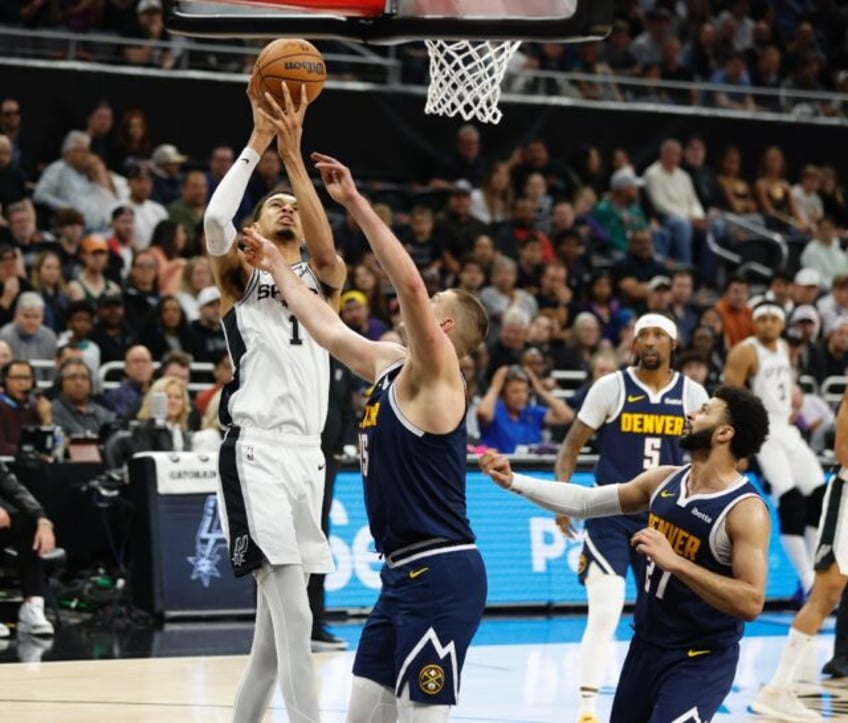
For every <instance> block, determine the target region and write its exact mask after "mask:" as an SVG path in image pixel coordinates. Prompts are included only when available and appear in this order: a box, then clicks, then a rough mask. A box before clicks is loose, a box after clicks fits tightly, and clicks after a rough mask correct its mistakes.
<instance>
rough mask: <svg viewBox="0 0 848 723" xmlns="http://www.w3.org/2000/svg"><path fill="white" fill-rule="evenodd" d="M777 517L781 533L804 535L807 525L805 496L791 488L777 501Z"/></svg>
mask: <svg viewBox="0 0 848 723" xmlns="http://www.w3.org/2000/svg"><path fill="white" fill-rule="evenodd" d="M777 518H778V520H779V521H780V532H781V534H783V535H801V536H803V535H804V528H805V527H806V526H807V498H806V497H804V495H802V494H801V492H800V491H799V490H798V489H796V488H794V487H793V488H792V489H791V490H789V491H788V492H784V493H783V494H782V495H781V496H780V499H779V500H778V501H777Z"/></svg>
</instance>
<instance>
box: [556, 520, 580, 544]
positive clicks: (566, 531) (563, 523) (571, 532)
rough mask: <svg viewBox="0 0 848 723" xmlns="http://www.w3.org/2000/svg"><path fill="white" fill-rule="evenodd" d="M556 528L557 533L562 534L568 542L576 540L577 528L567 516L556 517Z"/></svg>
mask: <svg viewBox="0 0 848 723" xmlns="http://www.w3.org/2000/svg"><path fill="white" fill-rule="evenodd" d="M555 520H556V526H557V527H559V531H560V532H562V534H563V535H565V536H566V537H567V538H569V539H570V540H574V539H576V538H577V535H578V533H579V531H578V529H577V526H576V525H575V524H574V521H573V520H572V519H571V518H570V517H569V516H568V515H557V516H556V518H555Z"/></svg>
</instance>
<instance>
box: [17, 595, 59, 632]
mask: <svg viewBox="0 0 848 723" xmlns="http://www.w3.org/2000/svg"><path fill="white" fill-rule="evenodd" d="M18 632H19V633H29V634H30V635H53V624H52V623H51V622H50V621H49V620H48V619H47V618H46V617H44V598H43V597H32V598H30V599H29V600H27V601H26V602H24V603H23V604H22V605H21V607H20V608H19V609H18Z"/></svg>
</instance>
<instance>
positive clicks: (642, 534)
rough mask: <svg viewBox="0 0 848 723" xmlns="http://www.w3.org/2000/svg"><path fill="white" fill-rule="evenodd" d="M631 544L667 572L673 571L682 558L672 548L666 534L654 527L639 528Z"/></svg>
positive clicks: (631, 539)
mask: <svg viewBox="0 0 848 723" xmlns="http://www.w3.org/2000/svg"><path fill="white" fill-rule="evenodd" d="M630 544H631V545H632V546H633V547H635V548H636V552H638V553H639V554H640V555H645V556H646V557H650V558H651V559H652V560H653V561H654V563H655V564H656V566H657V567H659V568H660V569H661V570H664V571H666V572H669V571H671V569H672V568H673V567H674V565H675V563H677V562H678V561H679V560H680V558H679V557H678V555H677V553H675V551H674V550H672V549H671V545H670V544H669V542H668V540H667V539H666V536H665V535H664V534H663V533H662V532H660V531H659V530H655V529H654V528H653V527H646V528H644V529H642V530H639V532H637V533H636V534H635V535H633V537H631V538H630Z"/></svg>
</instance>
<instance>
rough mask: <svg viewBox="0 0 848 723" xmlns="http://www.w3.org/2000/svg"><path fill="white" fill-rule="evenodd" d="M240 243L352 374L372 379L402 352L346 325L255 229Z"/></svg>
mask: <svg viewBox="0 0 848 723" xmlns="http://www.w3.org/2000/svg"><path fill="white" fill-rule="evenodd" d="M244 243H245V250H244V257H245V259H246V261H247V263H249V264H250V265H251V266H255V267H256V268H258V269H261V270H263V271H267V272H268V273H270V274H271V275H272V276H273V277H274V283H275V284H276V285H277V289H278V290H279V292H280V294H281V295H282V297H283V298H284V299H285V300H286V304H287V305H288V308H289V309H290V310H291V312H292V313H293V314H294V315H295V316H296V317H297V319H298V321H299V322H300V324H301V325H302V326H303V327H304V328H305V329H306V331H307V332H309V334H310V335H311V336H312V337H313V338H314V339H315V341H317V342H318V343H319V344H320V345H321V346H322V347H324V348H325V349H326V350H327V351H329V352H330V354H332V355H333V356H334V357H336V359H338V360H339V361H340V362H342V363H343V364H345V365H346V366H347V367H349V368H350V369H351V370H352V371H353V372H354V374H357V375H358V376H360V377H362V378H363V379H366V380H368V381H371V382H373V381H375V380H376V377H377V373H378V372H379V371H381V370H382V369H385V368H386V367H387V366H388V365H389V364H391V363H392V362H394V361H396V360H397V359H399V358H401V357H402V356H404V353H405V352H404V349H403V347H400V346H397V345H396V344H390V343H385V342H374V341H370V340H368V339H366V338H365V337H363V336H362V335H361V334H357V333H356V332H355V331H353V330H352V329H350V328H348V326H347V325H346V324H345V323H344V322H343V321H342V320H341V318H340V317H339V315H338V313H337V312H335V311H333V309H332V308H330V306H329V305H328V304H325V303H323V302H322V301H321V300H320V299H319V297H318V295H317V294H316V293H315V292H314V291H312V290H311V289H310V288H309V287H308V286H306V284H304V283H303V282H302V281H301V280H300V279H299V278H298V277H297V275H296V274H295V273H294V271H293V270H292V268H291V267H290V266H289V265H288V264H287V263H286V262H285V260H284V259H283V256H282V254H281V253H280V250H279V249H278V248H277V247H276V246H275V245H274V244H273V243H271V242H270V241H269V240H268V239H266V238H265V237H264V236H262V235H261V234H260V233H259V232H258V231H256V229H254V228H252V227H248V228H245V229H244Z"/></svg>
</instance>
